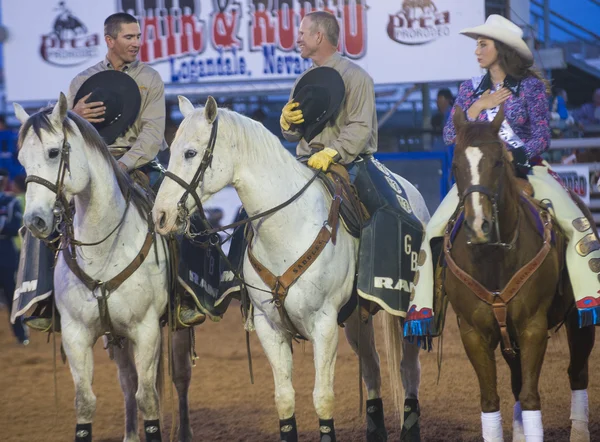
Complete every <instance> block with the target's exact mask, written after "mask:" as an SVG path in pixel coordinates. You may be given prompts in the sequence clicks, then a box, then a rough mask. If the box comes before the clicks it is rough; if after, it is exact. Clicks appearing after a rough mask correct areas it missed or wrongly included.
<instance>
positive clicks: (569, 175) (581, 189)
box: [550, 164, 590, 206]
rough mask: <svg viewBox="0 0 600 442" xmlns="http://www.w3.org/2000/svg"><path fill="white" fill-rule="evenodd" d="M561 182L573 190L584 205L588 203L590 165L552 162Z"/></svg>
mask: <svg viewBox="0 0 600 442" xmlns="http://www.w3.org/2000/svg"><path fill="white" fill-rule="evenodd" d="M550 167H551V168H552V170H553V171H554V172H556V173H557V174H558V176H559V177H560V179H561V180H562V182H563V184H564V185H565V186H567V187H568V188H569V189H571V190H572V191H573V192H575V193H576V194H577V195H579V197H580V198H581V199H582V200H583V202H584V203H585V204H586V206H589V205H590V166H589V165H583V164H552V165H550Z"/></svg>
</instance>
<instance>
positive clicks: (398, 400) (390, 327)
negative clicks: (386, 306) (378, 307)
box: [380, 311, 404, 425]
mask: <svg viewBox="0 0 600 442" xmlns="http://www.w3.org/2000/svg"><path fill="white" fill-rule="evenodd" d="M380 315H383V318H382V325H383V336H384V344H385V353H386V357H387V361H388V364H387V365H388V374H389V376H390V386H391V390H392V396H393V397H394V410H395V412H396V416H397V419H398V420H399V421H400V425H402V419H403V417H404V413H403V408H404V386H403V385H402V378H401V375H400V363H401V361H402V327H401V326H400V318H399V317H398V316H394V315H391V314H389V313H388V312H386V311H382V312H380Z"/></svg>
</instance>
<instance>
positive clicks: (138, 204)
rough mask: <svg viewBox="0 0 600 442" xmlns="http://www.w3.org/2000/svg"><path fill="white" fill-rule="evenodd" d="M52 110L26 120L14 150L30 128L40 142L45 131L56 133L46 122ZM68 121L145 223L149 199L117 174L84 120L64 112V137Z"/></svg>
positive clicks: (123, 175)
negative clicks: (109, 169) (99, 157)
mask: <svg viewBox="0 0 600 442" xmlns="http://www.w3.org/2000/svg"><path fill="white" fill-rule="evenodd" d="M53 109H54V108H53V106H48V107H45V108H43V109H41V110H40V111H39V112H37V113H35V114H33V115H32V116H31V117H29V118H28V119H27V121H26V122H25V123H24V124H23V126H22V127H21V130H20V131H19V140H18V149H21V147H22V146H23V142H24V140H25V137H26V136H27V134H28V132H29V131H30V130H31V129H32V128H33V131H34V132H35V134H36V135H37V137H38V138H39V139H40V140H42V131H48V132H50V133H53V134H55V133H56V129H55V128H54V127H53V126H52V124H51V123H50V119H49V118H48V116H49V115H50V114H51V113H52V110H53ZM69 120H71V121H73V122H74V123H75V125H76V126H77V129H79V132H80V133H81V135H82V137H83V140H84V142H85V144H86V145H87V146H89V147H90V148H92V149H94V150H96V151H98V152H100V154H101V155H102V157H103V158H104V159H105V160H106V162H107V163H108V164H110V166H111V167H112V170H113V173H114V174H115V177H116V178H117V183H118V185H119V189H120V190H121V193H122V194H123V196H124V197H126V195H128V194H129V195H130V196H131V202H132V203H133V205H134V206H135V208H136V209H137V211H138V213H139V214H140V216H141V217H142V218H143V219H148V217H149V214H150V211H151V210H152V201H151V200H150V197H149V196H148V195H147V194H146V192H145V191H144V190H143V189H142V188H141V187H140V186H139V185H138V184H136V183H135V182H134V181H133V180H132V179H131V177H130V176H129V174H128V173H126V172H124V171H123V170H121V168H120V167H119V165H118V164H117V161H116V160H115V158H114V157H113V156H112V154H111V153H110V151H109V150H108V146H107V145H106V142H105V141H104V139H103V138H102V137H101V136H100V134H99V133H98V131H97V130H96V129H95V128H94V126H92V125H91V124H90V123H89V122H88V121H87V120H85V119H84V118H82V117H80V116H79V115H77V114H76V113H75V112H72V111H68V112H67V118H65V119H64V120H63V127H62V129H63V131H64V132H65V133H66V134H68V135H75V130H74V129H73V126H72V125H71V124H70V122H69Z"/></svg>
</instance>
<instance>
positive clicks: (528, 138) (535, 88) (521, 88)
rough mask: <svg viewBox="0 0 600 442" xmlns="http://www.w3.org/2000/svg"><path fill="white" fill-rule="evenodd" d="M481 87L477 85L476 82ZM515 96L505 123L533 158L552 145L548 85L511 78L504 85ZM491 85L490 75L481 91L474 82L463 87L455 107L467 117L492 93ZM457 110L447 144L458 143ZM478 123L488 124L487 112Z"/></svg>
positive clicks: (447, 129)
mask: <svg viewBox="0 0 600 442" xmlns="http://www.w3.org/2000/svg"><path fill="white" fill-rule="evenodd" d="M475 83H476V84H477V81H475ZM504 85H505V86H506V87H508V88H509V89H510V90H511V91H512V92H513V93H512V95H511V96H510V97H509V98H508V100H506V101H505V102H504V115H505V119H506V121H507V122H508V124H509V125H510V127H511V128H512V130H513V131H514V132H515V134H516V135H517V136H518V137H519V138H520V139H521V140H522V141H523V144H524V149H525V151H526V153H527V155H528V156H529V157H530V158H532V157H535V156H537V155H540V154H542V153H543V152H545V151H546V150H548V147H549V145H550V109H549V104H548V96H547V95H546V85H545V84H544V83H543V82H542V81H541V80H540V79H538V78H535V77H533V76H530V77H526V78H524V79H522V80H521V81H516V80H513V79H512V78H509V77H507V80H506V81H505V84H504ZM489 86H491V82H490V81H489V74H488V75H485V76H483V77H482V78H481V82H480V83H479V86H478V87H477V89H475V88H474V87H473V81H472V80H467V81H465V82H463V83H462V84H461V85H460V89H459V91H458V96H457V97H456V102H455V105H458V106H460V107H461V108H462V109H463V110H464V111H465V114H466V113H467V110H468V109H469V107H471V105H472V104H473V103H474V102H475V101H477V100H478V99H479V97H480V96H481V94H482V93H483V92H485V91H486V90H487V89H489ZM453 117H454V108H452V112H451V114H450V118H448V121H447V122H446V126H445V127H444V142H445V143H446V144H452V143H454V139H455V138H456V129H455V128H454V122H453V121H452V118H453ZM477 121H488V119H487V114H486V112H485V111H483V112H481V113H480V114H479V116H478V117H477Z"/></svg>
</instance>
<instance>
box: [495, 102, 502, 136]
mask: <svg viewBox="0 0 600 442" xmlns="http://www.w3.org/2000/svg"><path fill="white" fill-rule="evenodd" d="M503 121H504V103H503V104H501V105H500V109H498V113H497V114H496V116H495V117H494V120H493V121H492V129H493V130H494V132H495V133H498V131H500V126H502V122H503Z"/></svg>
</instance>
